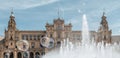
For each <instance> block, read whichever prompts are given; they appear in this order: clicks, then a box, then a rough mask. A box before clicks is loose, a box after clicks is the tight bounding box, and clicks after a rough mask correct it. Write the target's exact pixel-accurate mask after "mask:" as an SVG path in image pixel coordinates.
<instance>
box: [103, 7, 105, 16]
mask: <svg viewBox="0 0 120 58" xmlns="http://www.w3.org/2000/svg"><path fill="white" fill-rule="evenodd" d="M103 16H105V8H104V9H103Z"/></svg>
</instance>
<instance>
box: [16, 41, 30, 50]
mask: <svg viewBox="0 0 120 58" xmlns="http://www.w3.org/2000/svg"><path fill="white" fill-rule="evenodd" d="M16 45H17V48H18V49H19V50H21V51H27V50H28V48H29V43H28V41H26V40H20V41H17V43H16Z"/></svg>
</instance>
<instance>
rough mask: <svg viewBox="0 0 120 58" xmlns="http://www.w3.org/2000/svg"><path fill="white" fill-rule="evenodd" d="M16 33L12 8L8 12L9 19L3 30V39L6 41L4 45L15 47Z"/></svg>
mask: <svg viewBox="0 0 120 58" xmlns="http://www.w3.org/2000/svg"><path fill="white" fill-rule="evenodd" d="M16 34H17V29H16V22H15V16H14V13H13V10H12V11H11V14H10V19H9V21H8V27H7V29H6V30H5V41H6V43H5V47H6V48H15V47H16V46H15V42H16Z"/></svg>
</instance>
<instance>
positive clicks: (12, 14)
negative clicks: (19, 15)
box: [11, 8, 14, 16]
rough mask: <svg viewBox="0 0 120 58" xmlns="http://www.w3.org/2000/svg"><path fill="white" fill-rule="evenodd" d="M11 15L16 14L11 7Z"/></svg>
mask: <svg viewBox="0 0 120 58" xmlns="http://www.w3.org/2000/svg"><path fill="white" fill-rule="evenodd" d="M11 16H14V13H13V8H12V9H11Z"/></svg>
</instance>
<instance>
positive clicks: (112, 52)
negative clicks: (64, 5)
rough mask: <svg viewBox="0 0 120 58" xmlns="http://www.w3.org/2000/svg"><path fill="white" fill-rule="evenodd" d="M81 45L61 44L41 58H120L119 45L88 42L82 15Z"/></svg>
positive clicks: (64, 42) (87, 32)
mask: <svg viewBox="0 0 120 58" xmlns="http://www.w3.org/2000/svg"><path fill="white" fill-rule="evenodd" d="M82 26H83V27H82V43H77V44H72V42H69V39H66V40H64V41H63V42H62V44H61V47H60V50H59V51H55V50H54V51H51V52H49V53H47V54H46V55H45V56H43V58H120V49H119V48H120V45H119V44H118V45H117V44H113V45H108V44H106V45H104V44H103V43H98V44H96V43H94V42H92V41H90V37H89V29H88V24H87V18H86V15H83V25H82Z"/></svg>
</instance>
